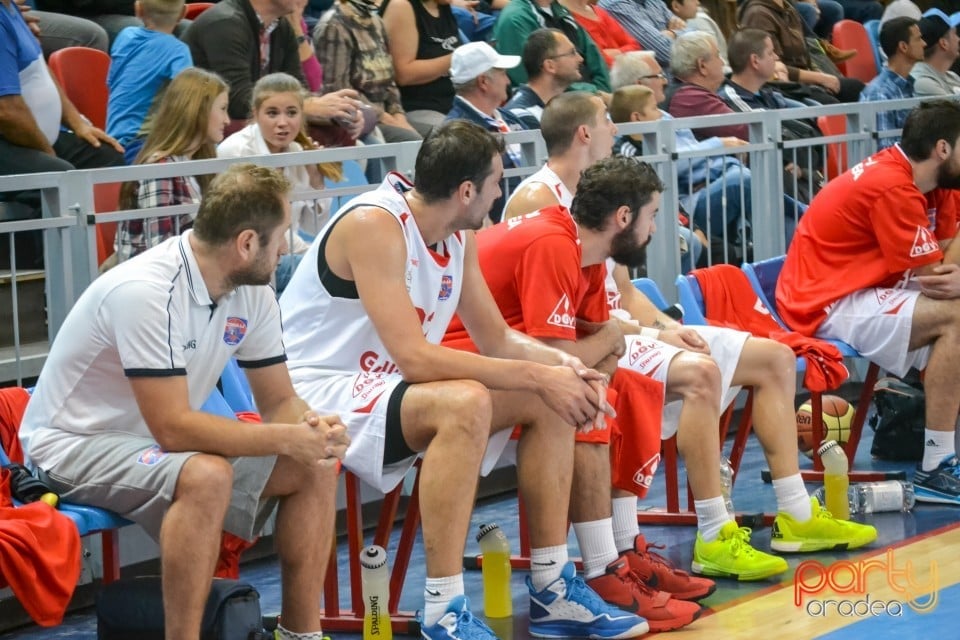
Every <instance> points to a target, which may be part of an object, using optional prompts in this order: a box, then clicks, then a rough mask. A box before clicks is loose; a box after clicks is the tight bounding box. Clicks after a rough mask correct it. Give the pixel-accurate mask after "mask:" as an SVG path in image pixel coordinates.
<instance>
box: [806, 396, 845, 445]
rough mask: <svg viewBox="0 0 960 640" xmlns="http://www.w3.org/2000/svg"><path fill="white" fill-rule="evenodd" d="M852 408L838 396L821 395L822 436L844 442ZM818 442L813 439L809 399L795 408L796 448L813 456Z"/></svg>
mask: <svg viewBox="0 0 960 640" xmlns="http://www.w3.org/2000/svg"><path fill="white" fill-rule="evenodd" d="M853 414H854V408H853V405H851V404H850V403H849V402H847V401H846V400H844V399H843V398H841V397H839V396H823V437H824V439H826V440H836V441H837V442H839V443H840V444H845V443H846V442H847V440H848V439H849V438H850V425H851V423H852V422H853ZM818 444H819V443H817V442H814V441H813V414H812V404H811V402H810V401H809V400H807V401H806V402H804V403H803V404H802V405H800V408H799V409H797V448H798V449H799V450H800V451H801V453H803V454H804V455H806V456H813V449H814V448H815V447H816V446H817V445H818Z"/></svg>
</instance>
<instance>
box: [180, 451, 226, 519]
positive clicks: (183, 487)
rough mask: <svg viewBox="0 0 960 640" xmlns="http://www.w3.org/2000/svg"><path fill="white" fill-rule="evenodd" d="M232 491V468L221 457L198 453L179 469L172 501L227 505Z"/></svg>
mask: <svg viewBox="0 0 960 640" xmlns="http://www.w3.org/2000/svg"><path fill="white" fill-rule="evenodd" d="M232 491H233V467H232V466H231V465H230V461H229V460H227V459H226V458H224V457H222V456H217V455H210V454H205V453H199V454H197V455H194V456H191V457H190V459H189V460H187V462H186V463H185V464H184V465H183V467H182V468H181V469H180V475H179V476H178V477H177V488H176V490H175V491H174V500H189V501H191V502H197V503H203V504H208V505H211V506H213V505H223V506H225V505H227V504H229V502H230V495H231V493H232Z"/></svg>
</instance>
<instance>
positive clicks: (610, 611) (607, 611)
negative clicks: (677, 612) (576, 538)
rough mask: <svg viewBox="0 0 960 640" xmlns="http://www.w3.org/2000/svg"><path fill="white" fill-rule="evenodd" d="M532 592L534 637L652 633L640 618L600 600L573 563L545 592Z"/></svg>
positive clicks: (530, 586) (529, 585) (606, 638)
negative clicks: (579, 574)
mask: <svg viewBox="0 0 960 640" xmlns="http://www.w3.org/2000/svg"><path fill="white" fill-rule="evenodd" d="M527 589H529V590H530V635H532V636H536V637H537V638H569V637H574V638H596V639H598V640H609V639H613V638H636V637H637V636H641V635H643V634H645V633H646V632H647V631H649V630H650V625H648V624H647V621H646V620H644V619H643V618H641V617H640V616H638V615H636V614H633V613H627V612H626V611H624V610H622V609H618V608H617V607H615V606H613V605H611V604H607V603H606V602H604V601H603V600H601V599H600V596H598V595H597V594H596V592H594V591H593V590H592V589H591V588H590V587H588V586H587V585H586V583H584V581H583V579H581V578H579V577H578V576H577V570H576V568H574V566H573V563H572V562H568V563H567V564H566V565H564V567H563V571H562V572H561V574H560V577H559V578H557V579H556V580H554V581H553V582H551V583H550V584H548V585H547V586H546V588H544V590H543V591H541V592H539V593H535V592H534V591H533V583H532V582H531V581H530V577H529V576H527Z"/></svg>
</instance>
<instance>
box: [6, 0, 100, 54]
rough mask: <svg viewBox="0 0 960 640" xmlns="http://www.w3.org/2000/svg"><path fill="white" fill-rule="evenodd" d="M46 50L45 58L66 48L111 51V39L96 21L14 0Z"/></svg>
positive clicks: (23, 0) (25, 0)
mask: <svg viewBox="0 0 960 640" xmlns="http://www.w3.org/2000/svg"><path fill="white" fill-rule="evenodd" d="M13 2H14V4H16V5H17V7H18V8H19V9H20V11H21V12H23V14H24V16H23V17H24V19H25V20H26V21H27V24H28V25H29V26H30V29H31V30H32V31H33V32H34V34H35V35H36V36H37V38H38V39H39V40H40V47H41V48H42V49H43V57H44V58H49V57H50V54H51V53H53V52H54V51H59V50H60V49H64V48H66V47H87V48H89V49H97V50H99V51H103V52H104V53H110V38H108V37H107V32H106V31H104V30H103V27H101V26H100V25H98V24H97V23H96V22H92V21H90V20H85V19H84V18H77V17H75V16H68V15H66V14H63V13H54V12H52V11H36V10H34V9H33V8H32V5H31V4H29V3H28V2H27V0H13Z"/></svg>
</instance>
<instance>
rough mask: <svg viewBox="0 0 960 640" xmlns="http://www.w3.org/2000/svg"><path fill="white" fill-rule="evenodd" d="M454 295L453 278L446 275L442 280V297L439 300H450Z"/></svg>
mask: <svg viewBox="0 0 960 640" xmlns="http://www.w3.org/2000/svg"><path fill="white" fill-rule="evenodd" d="M452 294H453V276H451V275H446V274H444V275H443V276H442V277H441V278H440V295H438V296H437V300H449V299H450V296H451V295H452Z"/></svg>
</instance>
